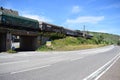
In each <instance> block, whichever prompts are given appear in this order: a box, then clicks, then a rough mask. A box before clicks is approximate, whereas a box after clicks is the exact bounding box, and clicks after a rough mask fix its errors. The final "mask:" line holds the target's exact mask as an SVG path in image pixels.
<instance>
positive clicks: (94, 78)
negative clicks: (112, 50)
mask: <svg viewBox="0 0 120 80" xmlns="http://www.w3.org/2000/svg"><path fill="white" fill-rule="evenodd" d="M119 58H120V54H118V55H116V56H115V57H114V58H113V59H112V60H110V61H109V62H107V63H106V64H105V65H104V66H102V67H100V68H99V69H98V70H96V71H95V72H93V73H92V74H91V75H89V76H88V77H86V78H84V79H83V80H98V79H99V78H100V77H101V76H102V75H103V74H104V73H105V72H106V71H107V70H108V69H110V68H111V66H113V65H114V63H115V62H116V61H117V60H118V59H119Z"/></svg>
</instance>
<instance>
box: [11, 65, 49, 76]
mask: <svg viewBox="0 0 120 80" xmlns="http://www.w3.org/2000/svg"><path fill="white" fill-rule="evenodd" d="M49 66H51V65H44V66H40V67H34V68H29V69H25V70H21V71H16V72H11V73H10V74H17V73H22V72H27V71H31V70H36V69H41V68H45V67H49Z"/></svg>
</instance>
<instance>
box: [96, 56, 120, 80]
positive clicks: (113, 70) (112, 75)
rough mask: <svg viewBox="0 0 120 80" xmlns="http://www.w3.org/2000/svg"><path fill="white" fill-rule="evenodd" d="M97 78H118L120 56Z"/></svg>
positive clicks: (106, 79)
mask: <svg viewBox="0 0 120 80" xmlns="http://www.w3.org/2000/svg"><path fill="white" fill-rule="evenodd" d="M98 80H120V58H119V59H118V60H117V62H116V63H115V64H114V65H113V66H112V67H111V68H110V69H109V70H108V71H107V72H106V73H105V74H103V75H102V76H101V77H100V78H99V79H98Z"/></svg>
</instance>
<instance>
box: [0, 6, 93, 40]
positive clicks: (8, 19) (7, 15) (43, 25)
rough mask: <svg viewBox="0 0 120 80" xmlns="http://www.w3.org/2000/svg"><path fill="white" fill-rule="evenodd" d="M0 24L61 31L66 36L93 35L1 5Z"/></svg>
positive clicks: (40, 30) (22, 28)
mask: <svg viewBox="0 0 120 80" xmlns="http://www.w3.org/2000/svg"><path fill="white" fill-rule="evenodd" d="M0 25H1V26H0V27H2V26H4V27H6V28H12V29H20V30H27V31H35V32H54V33H61V34H64V35H66V36H74V37H85V38H92V37H93V35H90V34H88V33H84V32H82V31H76V30H70V29H67V28H64V27H62V26H57V25H54V24H49V23H47V22H41V21H38V20H34V19H30V18H26V17H23V16H19V14H18V12H17V11H13V10H11V9H10V10H9V9H5V8H3V7H1V8H0Z"/></svg>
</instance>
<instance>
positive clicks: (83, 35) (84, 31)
mask: <svg viewBox="0 0 120 80" xmlns="http://www.w3.org/2000/svg"><path fill="white" fill-rule="evenodd" d="M85 34H86V32H85V25H84V26H83V37H85Z"/></svg>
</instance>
